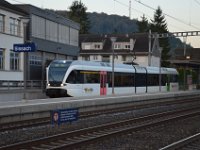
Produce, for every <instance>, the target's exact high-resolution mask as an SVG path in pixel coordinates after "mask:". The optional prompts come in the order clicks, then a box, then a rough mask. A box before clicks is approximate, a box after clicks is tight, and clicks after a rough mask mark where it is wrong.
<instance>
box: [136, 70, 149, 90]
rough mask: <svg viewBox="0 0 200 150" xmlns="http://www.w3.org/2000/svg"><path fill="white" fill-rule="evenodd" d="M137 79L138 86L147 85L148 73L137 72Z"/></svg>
mask: <svg viewBox="0 0 200 150" xmlns="http://www.w3.org/2000/svg"><path fill="white" fill-rule="evenodd" d="M135 81H136V83H135V84H136V86H137V87H140V86H146V81H147V79H146V74H144V73H137V74H136V78H135Z"/></svg>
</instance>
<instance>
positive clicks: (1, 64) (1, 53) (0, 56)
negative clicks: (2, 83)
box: [0, 48, 4, 70]
mask: <svg viewBox="0 0 200 150" xmlns="http://www.w3.org/2000/svg"><path fill="white" fill-rule="evenodd" d="M3 69H4V49H1V48H0V70H3Z"/></svg>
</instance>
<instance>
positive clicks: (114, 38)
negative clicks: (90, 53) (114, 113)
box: [110, 37, 117, 95]
mask: <svg viewBox="0 0 200 150" xmlns="http://www.w3.org/2000/svg"><path fill="white" fill-rule="evenodd" d="M110 40H111V41H112V94H113V95H114V94H115V91H114V86H115V84H114V83H115V77H114V76H115V74H114V59H115V58H114V57H115V56H114V42H115V41H116V40H117V38H116V37H111V38H110Z"/></svg>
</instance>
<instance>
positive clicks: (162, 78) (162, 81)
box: [161, 74, 167, 86]
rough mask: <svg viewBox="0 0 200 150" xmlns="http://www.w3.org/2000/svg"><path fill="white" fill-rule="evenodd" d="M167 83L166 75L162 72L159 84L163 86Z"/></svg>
mask: <svg viewBox="0 0 200 150" xmlns="http://www.w3.org/2000/svg"><path fill="white" fill-rule="evenodd" d="M166 83H167V75H166V74H162V77H161V85H162V86H165V85H166Z"/></svg>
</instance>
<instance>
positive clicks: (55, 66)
mask: <svg viewBox="0 0 200 150" xmlns="http://www.w3.org/2000/svg"><path fill="white" fill-rule="evenodd" d="M71 63H72V62H71V61H70V62H59V61H58V62H57V61H55V62H52V63H51V64H50V67H49V74H48V77H49V81H56V82H62V80H63V78H64V76H65V73H66V71H67V69H68V68H69V66H70V64H71Z"/></svg>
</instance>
